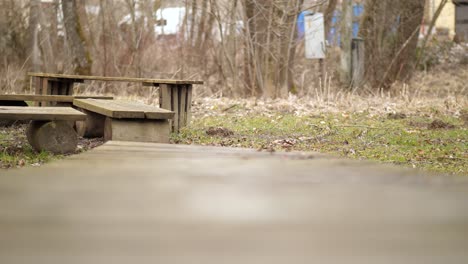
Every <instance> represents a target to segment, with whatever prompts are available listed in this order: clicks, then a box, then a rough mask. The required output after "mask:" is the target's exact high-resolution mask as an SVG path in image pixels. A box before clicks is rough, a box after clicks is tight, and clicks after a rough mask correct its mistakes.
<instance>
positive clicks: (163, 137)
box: [73, 99, 174, 143]
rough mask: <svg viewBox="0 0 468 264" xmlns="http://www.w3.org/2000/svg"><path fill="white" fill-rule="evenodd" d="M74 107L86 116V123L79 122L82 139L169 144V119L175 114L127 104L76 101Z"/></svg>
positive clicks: (142, 105) (107, 101) (79, 132)
mask: <svg viewBox="0 0 468 264" xmlns="http://www.w3.org/2000/svg"><path fill="white" fill-rule="evenodd" d="M73 105H74V106H75V107H78V108H80V109H82V111H83V112H85V113H86V115H87V117H86V121H84V122H77V124H76V128H77V131H78V134H79V135H80V136H85V137H102V136H104V140H106V141H107V140H118V141H136V142H156V143H169V134H170V131H171V127H170V124H169V119H172V118H174V112H172V111H169V110H166V109H161V108H158V107H153V106H148V105H144V104H139V103H133V102H125V101H115V100H112V101H109V100H98V99H75V100H74V101H73Z"/></svg>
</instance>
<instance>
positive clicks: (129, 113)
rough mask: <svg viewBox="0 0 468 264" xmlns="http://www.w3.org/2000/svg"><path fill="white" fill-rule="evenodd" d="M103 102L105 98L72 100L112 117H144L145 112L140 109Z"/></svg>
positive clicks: (76, 103)
mask: <svg viewBox="0 0 468 264" xmlns="http://www.w3.org/2000/svg"><path fill="white" fill-rule="evenodd" d="M105 102H106V100H97V99H76V100H73V105H74V106H77V107H79V108H82V109H85V110H88V111H91V112H95V113H98V114H101V115H105V116H108V117H112V118H145V113H144V112H143V111H141V110H138V109H129V108H127V107H121V106H118V105H116V104H106V103H105Z"/></svg>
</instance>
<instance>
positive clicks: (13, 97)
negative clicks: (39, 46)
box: [0, 87, 114, 103]
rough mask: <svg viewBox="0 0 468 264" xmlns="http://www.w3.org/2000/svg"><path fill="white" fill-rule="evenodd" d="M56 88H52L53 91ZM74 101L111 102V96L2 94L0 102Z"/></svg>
mask: <svg viewBox="0 0 468 264" xmlns="http://www.w3.org/2000/svg"><path fill="white" fill-rule="evenodd" d="M56 88H57V87H54V91H57V90H56ZM74 99H101V100H112V99H114V98H113V97H112V96H94V95H89V96H88V95H78V96H70V95H34V94H2V95H0V101H43V102H65V103H73V100H74Z"/></svg>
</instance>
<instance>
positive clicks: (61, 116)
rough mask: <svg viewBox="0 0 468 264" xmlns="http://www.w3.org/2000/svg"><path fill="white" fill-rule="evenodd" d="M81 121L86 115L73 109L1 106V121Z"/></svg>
mask: <svg viewBox="0 0 468 264" xmlns="http://www.w3.org/2000/svg"><path fill="white" fill-rule="evenodd" d="M2 119H3V120H41V121H59V120H60V121H79V120H85V119H86V114H83V113H81V112H80V111H78V110H75V109H73V108H71V107H17V106H0V120H2Z"/></svg>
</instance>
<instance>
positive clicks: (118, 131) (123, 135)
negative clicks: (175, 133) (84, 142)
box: [104, 117, 170, 143]
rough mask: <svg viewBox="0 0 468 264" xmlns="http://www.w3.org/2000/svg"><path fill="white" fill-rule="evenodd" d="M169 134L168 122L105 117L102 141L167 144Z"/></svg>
mask: <svg viewBox="0 0 468 264" xmlns="http://www.w3.org/2000/svg"><path fill="white" fill-rule="evenodd" d="M169 132H170V126H169V122H168V120H149V119H115V118H111V117H106V121H105V126H104V140H105V141H108V140H114V141H131V142H153V143H169Z"/></svg>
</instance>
